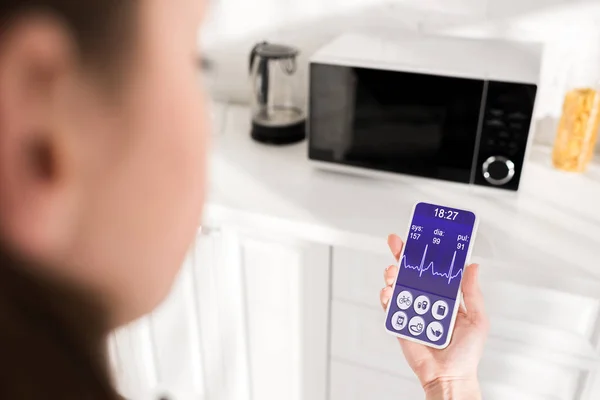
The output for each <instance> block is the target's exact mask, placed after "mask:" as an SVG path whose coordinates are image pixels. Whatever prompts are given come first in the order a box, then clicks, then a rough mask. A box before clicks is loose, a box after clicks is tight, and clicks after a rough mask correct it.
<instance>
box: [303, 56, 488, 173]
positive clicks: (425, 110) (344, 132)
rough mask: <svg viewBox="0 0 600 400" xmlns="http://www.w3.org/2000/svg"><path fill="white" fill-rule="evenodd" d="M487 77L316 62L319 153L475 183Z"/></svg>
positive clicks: (315, 146) (315, 145)
mask: <svg viewBox="0 0 600 400" xmlns="http://www.w3.org/2000/svg"><path fill="white" fill-rule="evenodd" d="M483 86H484V82H483V81H481V80H471V79H461V78H451V77H442V76H436V75H424V74H414V73H406V72H397V71H384V70H376V69H364V68H353V67H344V66H332V65H320V64H313V65H312V67H311V93H310V98H311V124H310V125H311V149H310V155H311V158H313V159H318V160H322V161H332V162H336V163H341V164H346V165H352V166H360V167H365V168H371V169H378V170H383V171H391V172H399V173H405V174H411V175H417V176H426V177H432V178H438V179H447V180H452V181H459V182H469V180H470V177H471V168H472V164H473V153H474V151H475V142H476V138H477V128H478V123H479V113H480V108H481V100H482V95H483Z"/></svg>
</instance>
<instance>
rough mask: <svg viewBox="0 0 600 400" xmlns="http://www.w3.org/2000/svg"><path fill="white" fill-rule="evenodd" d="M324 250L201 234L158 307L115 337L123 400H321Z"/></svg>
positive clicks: (223, 233)
mask: <svg viewBox="0 0 600 400" xmlns="http://www.w3.org/2000/svg"><path fill="white" fill-rule="evenodd" d="M329 258H330V255H329V248H328V247H327V246H323V245H315V244H310V243H306V242H295V241H287V242H286V241H282V240H273V239H272V238H267V237H264V236H262V237H261V236H258V235H253V234H252V233H240V232H238V231H236V230H233V229H226V228H225V229H217V230H214V229H204V230H203V232H202V233H200V234H199V235H198V240H197V241H196V244H195V246H194V247H193V249H192V250H191V251H190V254H189V256H188V258H187V260H186V262H185V264H184V266H183V268H182V271H181V273H180V275H179V277H178V279H177V282H176V285H175V287H174V289H173V291H172V293H171V294H170V295H169V297H168V298H167V299H166V300H165V302H164V303H163V304H162V305H161V306H160V307H159V308H158V309H157V310H156V311H155V312H154V313H153V314H152V315H150V316H148V317H146V318H143V319H141V320H140V321H137V322H136V323H134V324H132V325H130V326H128V327H125V328H123V329H121V330H119V331H118V332H116V333H115V334H114V337H113V338H112V339H111V341H110V344H109V350H110V354H111V361H112V363H113V366H114V369H115V373H116V376H117V380H118V383H119V388H120V390H121V392H122V393H123V394H124V395H125V396H126V397H128V398H130V399H136V400H137V399H156V398H158V397H159V396H161V395H168V396H170V397H169V398H172V399H174V400H181V399H184V400H187V399H198V400H243V399H256V398H260V399H280V398H281V397H282V396H284V397H285V398H288V399H297V400H305V399H306V400H308V399H310V400H313V399H314V400H325V398H326V391H327V387H326V384H327V372H328V353H327V342H328V331H327V327H328V319H329V307H328V303H329V277H330V272H329V271H330V266H329Z"/></svg>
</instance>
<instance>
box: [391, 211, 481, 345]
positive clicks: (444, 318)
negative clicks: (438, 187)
mask: <svg viewBox="0 0 600 400" xmlns="http://www.w3.org/2000/svg"><path fill="white" fill-rule="evenodd" d="M475 220H476V218H475V214H473V213H472V212H470V211H464V210H459V209H455V208H450V207H444V206H439V205H434V204H427V203H419V204H417V206H416V208H415V212H414V216H413V220H412V221H411V225H410V233H409V235H408V238H406V244H405V249H404V253H403V255H402V257H401V259H400V263H399V273H398V279H397V282H396V287H395V288H394V296H393V297H392V300H391V304H390V309H389V313H388V318H387V321H386V326H387V328H388V330H390V331H392V332H397V333H402V334H405V335H407V336H411V337H414V338H417V339H420V340H423V341H426V342H430V343H432V344H437V345H439V344H443V343H445V342H446V340H445V339H446V338H447V335H448V332H449V330H450V324H451V319H452V311H453V310H454V306H455V304H456V301H457V298H458V294H459V289H460V283H461V280H462V275H463V271H464V268H465V264H466V261H467V256H468V252H469V247H470V245H471V240H472V235H473V229H474V227H475Z"/></svg>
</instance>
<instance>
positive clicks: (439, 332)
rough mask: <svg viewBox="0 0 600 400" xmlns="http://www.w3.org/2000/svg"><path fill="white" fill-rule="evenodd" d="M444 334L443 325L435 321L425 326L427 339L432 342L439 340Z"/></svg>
mask: <svg viewBox="0 0 600 400" xmlns="http://www.w3.org/2000/svg"><path fill="white" fill-rule="evenodd" d="M443 335H444V327H443V326H442V324H440V323H439V322H437V321H434V322H432V323H430V324H429V326H428V327H427V339H429V340H430V341H432V342H437V341H439V340H440V339H441V338H442V336H443Z"/></svg>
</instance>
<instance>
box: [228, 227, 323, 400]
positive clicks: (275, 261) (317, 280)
mask: <svg viewBox="0 0 600 400" xmlns="http://www.w3.org/2000/svg"><path fill="white" fill-rule="evenodd" d="M238 240H239V246H235V247H237V248H238V249H239V254H238V255H237V256H236V257H237V258H238V260H239V261H240V262H241V267H242V271H243V276H244V291H245V293H244V299H245V305H244V306H245V310H246V311H247V324H248V347H249V360H250V364H249V365H250V375H251V377H252V398H254V399H261V400H269V399H273V400H279V399H281V398H286V399H289V400H301V399H303V400H324V399H325V398H326V397H327V388H326V386H327V382H326V381H327V365H328V354H327V353H328V351H327V342H328V319H329V276H330V273H329V271H330V266H329V258H330V257H329V248H328V247H327V246H323V245H316V244H311V243H306V242H296V241H284V240H281V239H279V238H277V239H276V238H269V237H264V236H263V237H259V236H257V235H254V234H250V235H246V234H241V235H239V236H238Z"/></svg>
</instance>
